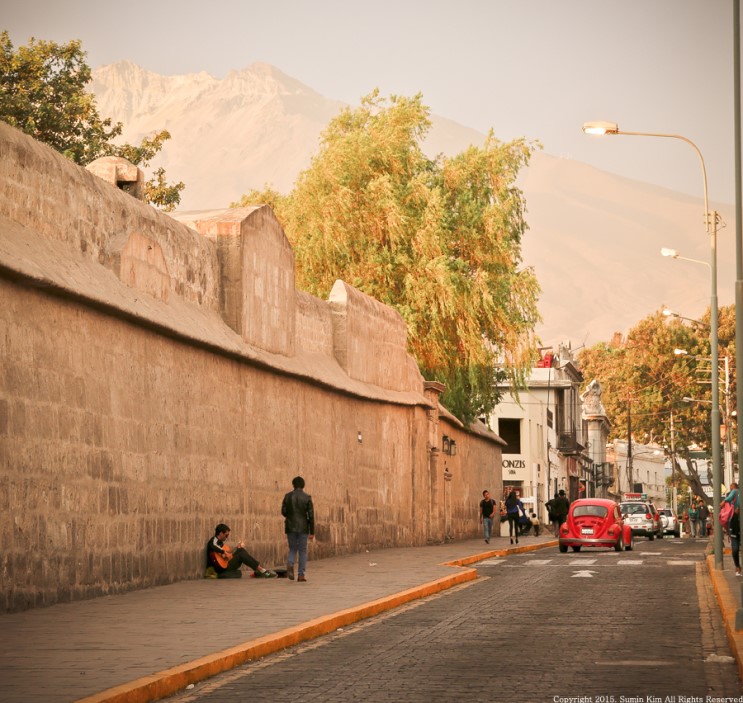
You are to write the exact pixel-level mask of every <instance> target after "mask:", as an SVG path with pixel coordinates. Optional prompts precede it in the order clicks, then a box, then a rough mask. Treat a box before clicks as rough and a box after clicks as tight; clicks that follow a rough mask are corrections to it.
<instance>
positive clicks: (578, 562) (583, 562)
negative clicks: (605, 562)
mask: <svg viewBox="0 0 743 703" xmlns="http://www.w3.org/2000/svg"><path fill="white" fill-rule="evenodd" d="M595 563H596V559H573V560H572V561H571V562H569V566H591V564H595Z"/></svg>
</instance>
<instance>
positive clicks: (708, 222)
mask: <svg viewBox="0 0 743 703" xmlns="http://www.w3.org/2000/svg"><path fill="white" fill-rule="evenodd" d="M583 131H584V132H585V133H586V134H599V135H601V134H624V135H627V136H633V137H662V138H666V139H680V140H681V141H682V142H686V143H687V144H688V145H689V146H691V148H692V149H694V151H695V152H696V154H697V156H698V157H699V164H700V166H701V167H702V186H703V188H704V227H705V231H706V232H707V233H708V234H709V235H710V263H709V268H710V284H711V285H710V288H711V293H710V334H709V336H710V347H711V352H712V378H714V379H716V378H718V373H719V371H718V349H717V324H718V323H717V212H710V210H709V199H708V197H707V169H706V168H705V165H704V158H703V157H702V152H701V151H699V147H697V145H696V144H695V143H694V142H693V141H691V140H690V139H687V138H686V137H682V136H681V135H680V134H663V133H656V132H623V131H620V130H619V126H618V125H617V123H616V122H585V123H584V124H583ZM710 425H711V431H712V488H713V493H712V505H713V507H714V513H715V518H716V517H717V516H718V515H719V514H720V501H721V498H722V489H721V483H720V389H719V387H718V384H717V383H713V384H712V412H711V413H710ZM714 553H715V568H717V569H722V531H721V530H715V531H714Z"/></svg>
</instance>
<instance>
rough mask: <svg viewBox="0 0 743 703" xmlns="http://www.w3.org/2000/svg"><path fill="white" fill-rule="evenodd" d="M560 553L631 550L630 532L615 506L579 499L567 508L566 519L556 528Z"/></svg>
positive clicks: (630, 529) (614, 504)
mask: <svg viewBox="0 0 743 703" xmlns="http://www.w3.org/2000/svg"><path fill="white" fill-rule="evenodd" d="M559 544H560V551H561V552H567V551H568V547H572V548H573V551H574V552H579V551H580V549H581V547H614V549H615V550H616V551H617V552H621V551H622V548H624V549H626V550H627V551H629V550H631V549H632V547H633V546H634V541H633V539H632V528H631V527H630V526H629V525H628V524H625V522H624V518H623V517H622V513H621V511H620V510H619V504H618V503H615V502H614V501H613V500H605V499H603V498H581V499H580V500H575V501H573V502H572V503H571V504H570V511H569V512H568V519H567V520H566V521H565V522H564V523H563V524H562V525H561V526H560V538H559Z"/></svg>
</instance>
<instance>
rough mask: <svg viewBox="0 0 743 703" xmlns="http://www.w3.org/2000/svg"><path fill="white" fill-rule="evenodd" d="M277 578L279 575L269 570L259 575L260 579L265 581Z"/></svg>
mask: <svg viewBox="0 0 743 703" xmlns="http://www.w3.org/2000/svg"><path fill="white" fill-rule="evenodd" d="M277 576H278V574H277V573H276V572H275V571H269V570H268V569H266V571H262V572H261V573H260V574H259V577H260V578H263V579H275V578H276V577H277Z"/></svg>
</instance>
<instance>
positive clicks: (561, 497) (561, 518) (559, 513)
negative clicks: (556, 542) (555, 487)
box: [552, 490, 570, 537]
mask: <svg viewBox="0 0 743 703" xmlns="http://www.w3.org/2000/svg"><path fill="white" fill-rule="evenodd" d="M552 510H553V512H554V514H555V522H556V528H557V529H556V536H557V537H559V536H560V527H562V524H563V523H564V522H565V520H567V519H568V511H569V510H570V501H569V500H568V499H567V496H566V495H565V491H563V490H560V491H559V492H558V494H557V498H555V504H554V507H553V509H552Z"/></svg>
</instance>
